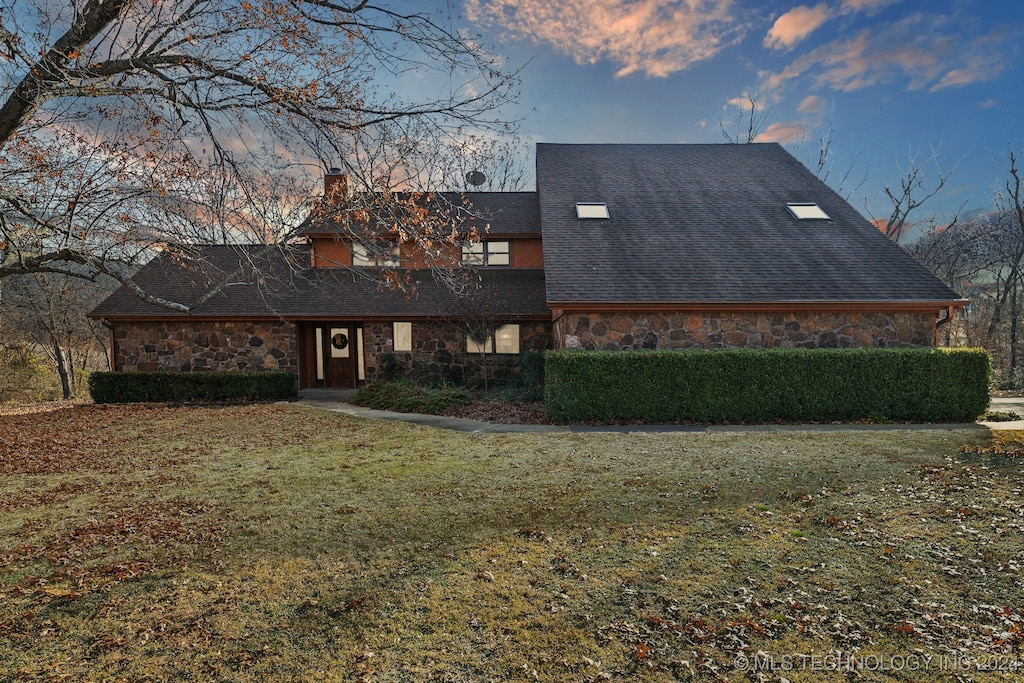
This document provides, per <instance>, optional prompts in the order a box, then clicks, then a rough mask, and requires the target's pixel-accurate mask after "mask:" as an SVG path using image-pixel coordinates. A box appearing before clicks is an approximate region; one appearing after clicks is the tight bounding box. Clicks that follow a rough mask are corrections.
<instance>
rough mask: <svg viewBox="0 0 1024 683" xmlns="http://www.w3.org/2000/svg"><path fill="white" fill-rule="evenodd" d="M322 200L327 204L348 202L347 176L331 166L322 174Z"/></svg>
mask: <svg viewBox="0 0 1024 683" xmlns="http://www.w3.org/2000/svg"><path fill="white" fill-rule="evenodd" d="M324 199H325V200H327V203H328V204H344V203H345V202H346V201H347V200H348V176H347V175H345V174H344V173H342V172H341V169H340V168H337V167H334V166H332V167H331V168H329V169H327V173H326V174H324Z"/></svg>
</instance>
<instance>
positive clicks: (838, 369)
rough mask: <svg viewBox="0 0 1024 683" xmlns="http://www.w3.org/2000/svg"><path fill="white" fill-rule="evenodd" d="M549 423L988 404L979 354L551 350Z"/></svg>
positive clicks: (835, 415) (906, 411) (917, 410)
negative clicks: (551, 421) (550, 420)
mask: <svg viewBox="0 0 1024 683" xmlns="http://www.w3.org/2000/svg"><path fill="white" fill-rule="evenodd" d="M545 360H546V365H547V367H546V373H547V384H546V386H545V402H546V404H547V410H548V416H549V417H550V418H551V419H552V420H553V421H555V422H562V423H565V422H583V421H592V420H596V421H604V422H620V421H636V420H639V421H642V422H676V421H691V420H692V421H696V422H719V423H721V422H745V423H762V422H774V421H778V420H793V421H798V422H832V421H854V420H863V419H874V420H881V421H884V420H891V421H897V422H904V421H908V422H912V421H919V422H972V421H974V420H975V419H976V418H977V417H978V416H979V415H981V414H982V413H984V412H985V410H986V409H987V408H988V402H989V381H990V378H991V361H990V357H989V355H988V353H987V352H986V351H984V350H981V349H933V348H927V349H923V348H915V349H876V348H871V349H720V350H707V351H549V352H548V353H547V354H546V355H545Z"/></svg>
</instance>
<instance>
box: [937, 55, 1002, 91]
mask: <svg viewBox="0 0 1024 683" xmlns="http://www.w3.org/2000/svg"><path fill="white" fill-rule="evenodd" d="M1005 68H1006V64H1005V63H1000V60H999V58H998V57H996V56H995V55H975V56H973V57H971V59H970V62H969V63H968V64H966V65H964V66H963V67H960V68H957V69H952V70H950V71H948V72H947V73H946V75H945V76H943V77H942V78H941V79H940V80H939V82H938V83H936V84H935V85H933V86H932V87H931V88H929V90H928V92H935V91H937V90H943V89H945V88H957V87H961V86H964V85H970V84H971V83H978V82H981V81H992V80H995V79H996V78H998V77H999V74H1000V72H1001V71H1002V70H1003V69H1005Z"/></svg>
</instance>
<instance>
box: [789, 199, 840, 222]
mask: <svg viewBox="0 0 1024 683" xmlns="http://www.w3.org/2000/svg"><path fill="white" fill-rule="evenodd" d="M786 208H787V209H789V212H790V213H791V214H793V215H794V216H796V217H797V218H799V219H800V220H802V221H807V220H825V221H827V220H829V218H830V217H829V215H828V214H827V213H825V212H824V211H822V209H821V207H820V206H818V205H817V204H814V203H813V202H789V203H788V204H786Z"/></svg>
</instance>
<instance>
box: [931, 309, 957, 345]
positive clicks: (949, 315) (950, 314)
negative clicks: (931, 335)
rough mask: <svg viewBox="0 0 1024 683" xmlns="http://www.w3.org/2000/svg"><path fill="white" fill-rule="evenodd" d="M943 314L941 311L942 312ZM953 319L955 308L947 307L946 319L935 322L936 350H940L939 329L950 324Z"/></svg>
mask: <svg viewBox="0 0 1024 683" xmlns="http://www.w3.org/2000/svg"><path fill="white" fill-rule="evenodd" d="M940 313H941V311H940ZM952 319H953V307H952V306H946V317H944V318H939V319H938V320H936V321H935V344H934V346H935V348H939V328H940V327H942V326H943V325H947V324H949V321H950V320H952Z"/></svg>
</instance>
